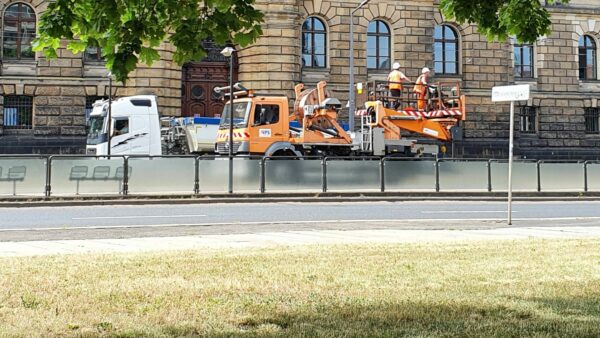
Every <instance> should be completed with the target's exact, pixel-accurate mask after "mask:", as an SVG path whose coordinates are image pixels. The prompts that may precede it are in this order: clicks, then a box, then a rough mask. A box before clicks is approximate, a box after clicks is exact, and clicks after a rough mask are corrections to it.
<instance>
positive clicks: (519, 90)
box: [492, 85, 529, 102]
mask: <svg viewBox="0 0 600 338" xmlns="http://www.w3.org/2000/svg"><path fill="white" fill-rule="evenodd" d="M524 100H529V85H517V86H500V87H494V88H492V102H503V101H524Z"/></svg>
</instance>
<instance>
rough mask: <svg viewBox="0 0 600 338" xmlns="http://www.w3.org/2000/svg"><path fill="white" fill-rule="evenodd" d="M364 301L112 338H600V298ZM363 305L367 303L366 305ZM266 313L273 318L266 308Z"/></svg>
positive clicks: (166, 327)
mask: <svg viewBox="0 0 600 338" xmlns="http://www.w3.org/2000/svg"><path fill="white" fill-rule="evenodd" d="M360 303H361V301H360V300H356V301H355V302H349V303H346V304H342V305H340V306H319V305H318V304H313V306H311V307H310V308H306V309H303V310H302V312H273V313H270V314H269V315H256V316H253V317H248V318H246V319H245V320H243V321H241V322H239V323H230V324H233V325H232V326H229V327H228V328H224V329H222V330H215V331H204V330H200V329H198V328H196V327H192V326H164V327H149V328H148V330H147V331H146V330H144V331H127V330H124V331H121V333H117V332H115V333H113V334H111V335H109V336H113V337H147V336H165V337H181V336H184V337H211V338H222V337H265V338H270V337H399V336H409V337H456V336H461V337H464V336H472V337H473V336H474V337H522V336H528V337H531V336H538V337H600V299H598V298H594V299H583V298H580V299H550V298H533V299H527V300H524V301H523V304H519V306H518V308H510V307H507V306H503V305H494V306H491V305H490V306H485V305H482V306H480V307H477V306H465V305H455V304H452V303H446V304H421V303H418V302H405V303H399V304H390V303H382V304H378V305H364V304H360ZM363 303H364V302H363ZM259 312H262V313H268V311H265V309H264V308H263V310H262V311H259Z"/></svg>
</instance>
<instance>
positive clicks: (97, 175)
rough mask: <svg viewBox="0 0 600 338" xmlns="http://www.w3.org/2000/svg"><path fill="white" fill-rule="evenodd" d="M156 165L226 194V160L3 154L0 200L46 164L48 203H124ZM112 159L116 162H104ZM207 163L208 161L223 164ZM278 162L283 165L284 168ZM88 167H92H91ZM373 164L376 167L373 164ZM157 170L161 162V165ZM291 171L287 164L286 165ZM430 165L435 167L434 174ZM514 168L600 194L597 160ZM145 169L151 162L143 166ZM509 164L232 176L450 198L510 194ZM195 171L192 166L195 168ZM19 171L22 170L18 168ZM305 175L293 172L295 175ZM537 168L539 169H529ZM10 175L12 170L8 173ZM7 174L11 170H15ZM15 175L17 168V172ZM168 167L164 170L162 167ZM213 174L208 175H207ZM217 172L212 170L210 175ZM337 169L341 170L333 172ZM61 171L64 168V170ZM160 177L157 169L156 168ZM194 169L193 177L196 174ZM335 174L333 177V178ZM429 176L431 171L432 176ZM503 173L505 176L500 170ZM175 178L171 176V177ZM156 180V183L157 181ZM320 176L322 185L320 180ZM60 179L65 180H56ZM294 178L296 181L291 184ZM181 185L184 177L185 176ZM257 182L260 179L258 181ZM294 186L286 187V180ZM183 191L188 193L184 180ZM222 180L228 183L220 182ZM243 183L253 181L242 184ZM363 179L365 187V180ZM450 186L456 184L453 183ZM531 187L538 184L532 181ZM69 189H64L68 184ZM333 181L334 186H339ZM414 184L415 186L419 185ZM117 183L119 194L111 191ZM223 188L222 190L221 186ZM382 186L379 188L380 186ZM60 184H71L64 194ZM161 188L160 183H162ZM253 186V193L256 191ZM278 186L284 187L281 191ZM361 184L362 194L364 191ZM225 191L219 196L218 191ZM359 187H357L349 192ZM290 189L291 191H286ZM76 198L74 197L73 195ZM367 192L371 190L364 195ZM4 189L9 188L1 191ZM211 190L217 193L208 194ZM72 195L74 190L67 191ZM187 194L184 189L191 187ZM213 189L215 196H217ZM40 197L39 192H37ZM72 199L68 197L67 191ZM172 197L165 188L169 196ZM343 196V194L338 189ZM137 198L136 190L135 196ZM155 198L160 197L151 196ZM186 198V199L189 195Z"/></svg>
mask: <svg viewBox="0 0 600 338" xmlns="http://www.w3.org/2000/svg"><path fill="white" fill-rule="evenodd" d="M154 159H161V160H164V159H167V160H168V159H190V162H193V165H192V164H190V166H188V165H187V164H186V165H184V166H179V167H177V166H172V167H169V168H168V169H169V170H170V171H171V170H172V171H171V172H175V173H176V172H178V171H179V170H181V171H185V172H186V174H185V175H183V176H186V177H188V178H189V194H190V195H199V194H206V193H210V192H215V191H216V192H219V193H221V192H226V191H227V185H226V178H227V176H228V171H227V170H228V169H226V166H225V163H226V162H225V160H228V157H227V156H206V155H204V156H185V155H181V156H177V155H175V156H173V155H169V156H138V155H135V156H89V155H52V156H30V155H24V156H23V155H0V196H1V195H11V196H30V195H32V193H30V191H32V189H31V187H29V188H28V189H25V190H27V191H25V192H21V191H19V187H20V186H19V185H20V184H24V183H26V182H33V181H35V180H38V181H41V180H42V179H41V178H39V177H32V175H35V174H36V172H35V170H30V169H31V168H28V167H27V166H28V163H27V161H25V160H44V161H45V162H44V163H45V164H43V165H44V166H45V168H44V172H45V177H44V182H45V185H44V186H40V187H39V188H40V189H39V191H40V192H42V195H44V196H46V197H50V196H54V195H56V192H57V191H62V192H61V193H60V195H80V194H88V195H95V193H94V192H93V191H91V190H93V188H94V186H98V187H101V188H103V189H105V190H108V191H109V192H108V194H111V191H114V193H112V194H114V195H123V196H126V195H128V194H130V193H132V192H131V189H130V188H131V187H130V182H131V177H132V175H143V174H144V173H149V172H152V169H148V168H145V169H144V170H137V171H136V170H135V168H133V169H132V162H131V161H133V160H134V161H152V160H154ZM244 159H245V160H248V159H249V160H253V161H252V163H254V162H256V165H257V167H254V164H252V163H248V164H249V165H244V166H240V165H239V164H238V165H237V166H236V165H235V163H243V162H240V161H243V160H244ZM106 160H110V161H111V162H110V163H109V162H106V163H102V161H106ZM115 160H122V163H115ZM221 160H223V162H222V164H221V163H218V162H206V161H221ZM68 161H73V164H68V165H67V166H66V167H67V168H70V169H68V170H69V172H63V173H62V174H61V175H60V176H57V173H56V172H55V170H57V169H56V166H57V165H58V164H60V163H61V162H62V163H65V162H68ZM279 161H281V164H279ZM296 161H318V164H316V163H315V164H314V165H312V164H309V163H311V162H304V163H303V164H302V165H295V164H297V163H299V162H296ZM87 162H89V163H87ZM373 162H376V163H377V164H372V163H373ZM157 164H159V163H157ZM160 164H161V165H163V166H167V167H168V166H169V162H168V161H167V162H166V164H165V162H162V163H160ZM286 164H289V165H286ZM429 164H431V167H429ZM514 164H515V165H517V166H519V167H520V170H516V171H515V173H514V178H513V180H516V182H517V184H516V189H515V190H519V189H520V190H524V191H537V192H542V191H569V192H588V191H590V190H598V191H600V161H535V160H516V161H514ZM144 165H146V163H144ZM506 165H507V160H501V159H490V160H483V159H457V158H445V159H433V158H416V159H413V158H411V159H407V158H396V157H385V158H378V157H304V158H301V159H298V158H297V157H295V156H288V157H243V158H241V157H236V158H235V162H234V177H236V180H237V181H238V182H237V185H238V186H240V185H241V186H244V187H245V189H246V190H248V189H250V190H251V191H256V192H259V193H268V192H272V191H296V190H297V188H299V187H302V188H303V187H304V186H303V185H306V186H307V187H308V189H309V190H311V191H312V190H314V191H320V192H328V191H332V190H336V188H333V186H332V185H335V186H337V187H338V188H339V187H340V186H342V188H343V189H342V190H347V191H354V192H363V191H373V190H375V191H380V192H389V191H395V190H399V191H415V190H428V191H435V192H440V191H443V190H452V191H463V192H467V191H488V192H493V191H505V190H503V189H506V187H505V184H506V182H505V181H506V177H505V176H507V175H504V174H503V172H504V170H505V168H504V166H506ZM36 166H37V172H40V170H41V166H42V163H41V162H36ZM192 166H193V167H192ZM17 167H18V168H17ZM298 167H299V168H302V169H304V170H306V171H305V172H303V171H302V170H296V168H298ZM532 167H535V170H533V169H532ZM7 168H8V169H7ZM10 168H13V169H12V170H10ZM15 168H17V169H18V170H17V169H15ZM163 168H164V167H163ZM206 168H209V169H210V170H212V171H210V170H205V169H206ZM211 168H212V169H211ZM334 168H336V169H334ZM63 169H64V168H63ZM156 170H159V169H156ZM191 170H193V178H192V175H191ZM332 170H334V171H332ZM341 170H348V172H352V171H357V172H358V173H355V174H354V175H348V185H349V187H348V188H345V187H343V182H344V181H343V180H344V179H345V178H344V177H343V175H342V174H343V173H344V172H343V171H341ZM430 170H431V171H430ZM498 170H500V172H499V171H498ZM534 171H535V173H534ZM172 176H173V175H171V176H169V177H172ZM153 177H154V178H153ZM156 177H158V178H159V179H160V181H161V182H160V184H161V186H162V187H163V190H162V191H159V190H160V189H158V190H157V192H160V193H179V192H177V191H170V192H169V191H165V190H164V186H165V185H167V186H168V183H165V181H164V179H165V177H162V178H161V177H160V175H158V176H156V175H151V176H149V177H143V176H134V178H136V182H137V186H138V187H139V184H140V182H144V181H147V182H148V185H149V186H150V187H152V184H153V180H156ZM317 177H320V186H319V178H317ZM59 178H60V179H59ZM292 178H293V180H292ZM180 179H181V177H180ZM256 179H257V180H256ZM286 179H289V180H290V181H293V182H292V183H290V184H287V185H286V184H285V183H286V182H285V180H286ZM182 180H183V183H181V182H180V183H179V184H180V185H181V184H183V186H185V185H186V184H187V183H185V180H186V178H185V177H184V178H183V179H182ZM207 180H208V182H209V183H210V184H209V185H210V186H211V187H208V188H207V187H203V185H202V184H201V182H206V181H207ZM220 180H223V182H221V181H220ZM243 180H248V181H247V182H244V181H243ZM361 180H363V181H361ZM450 180H452V181H450ZM532 180H534V182H533V181H532ZM65 182H66V183H65ZM334 182H335V184H334ZM415 182H416V183H415ZM114 183H117V184H118V186H117V187H116V188H114V187H113V186H112V184H114ZM221 183H223V184H221ZM375 183H377V184H375ZM9 184H10V186H9ZM60 184H68V186H67V187H66V188H65V187H64V186H60ZM157 184H158V183H157ZM255 184H256V187H255V186H254V185H255ZM278 184H279V188H278ZM361 184H362V187H361ZM221 185H222V189H220V187H221ZM353 185H354V186H355V188H353V187H352V186H353ZM80 186H84V187H85V189H84V192H83V193H82V192H81V191H80ZM285 186H291V188H288V190H286V188H281V187H285ZM73 187H74V191H73V192H71V191H72V190H73ZM365 187H366V188H365ZM3 188H4V189H3ZM211 188H212V189H213V190H211ZM61 189H62V190H61ZM69 189H71V190H69ZM186 189H187V188H186ZM215 189H216V190H215ZM33 190H36V191H37V188H36V189H33ZM65 190H66V191H67V192H64V191H65ZM167 190H168V189H167ZM337 190H340V189H337ZM241 191H244V189H237V191H235V192H241ZM137 193H139V191H138V192H137ZM97 194H107V192H98V193H97ZM150 194H156V192H150ZM184 194H187V193H184Z"/></svg>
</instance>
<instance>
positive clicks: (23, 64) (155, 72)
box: [0, 0, 600, 159]
mask: <svg viewBox="0 0 600 338" xmlns="http://www.w3.org/2000/svg"><path fill="white" fill-rule="evenodd" d="M360 2H361V1H359V0H352V1H326V0H310V1H309V0H305V1H302V0H279V1H267V0H257V6H258V8H259V9H261V10H262V11H263V12H264V13H265V14H266V18H265V23H264V25H263V31H264V36H263V37H261V38H260V39H259V40H258V41H257V42H256V43H255V44H254V45H252V46H250V47H248V48H245V49H241V50H239V51H238V53H237V57H236V60H235V62H236V71H235V74H234V78H235V79H236V80H240V81H241V82H243V83H244V84H245V85H246V86H247V87H250V88H253V89H255V90H260V91H269V92H275V93H284V94H287V95H289V96H292V93H293V87H294V85H295V84H297V83H299V82H303V83H306V84H307V85H312V84H315V83H316V82H318V81H320V80H327V81H328V82H329V88H330V89H333V92H334V93H335V95H336V96H337V97H338V98H339V99H340V100H342V101H345V100H347V97H348V89H349V87H348V82H349V72H350V71H349V56H350V46H349V41H350V34H349V30H350V14H351V12H352V11H354V10H355V9H356V7H357V6H358V5H359V3H360ZM0 4H1V5H0V10H1V11H2V12H1V13H2V32H3V33H2V34H3V40H2V41H3V43H2V69H1V71H2V73H1V74H0V81H1V86H0V91H1V92H0V94H1V95H2V98H3V101H0V102H3V109H0V112H3V113H4V117H3V118H0V123H2V122H4V127H3V128H2V127H0V152H8V151H10V150H11V149H17V148H19V147H16V146H14V144H17V143H18V144H19V145H21V148H23V147H22V146H23V145H24V144H28V143H29V144H34V143H35V144H36V146H35V147H32V148H31V149H30V150H31V151H32V152H48V151H56V145H58V146H60V147H62V150H61V151H77V150H76V149H77V147H78V146H79V144H81V143H82V142H83V141H82V136H83V134H84V133H85V128H84V123H85V110H86V108H85V107H86V106H87V105H89V103H90V102H92V101H93V100H94V99H96V98H97V97H101V96H107V95H108V80H107V77H106V73H107V71H106V70H105V69H104V68H103V63H102V60H101V59H100V58H99V57H98V51H94V50H89V51H88V53H86V55H72V54H71V53H69V52H68V51H66V50H61V55H60V58H59V59H57V60H51V61H47V60H45V59H44V58H43V57H42V56H41V55H39V54H38V55H34V54H33V53H31V52H30V51H29V50H28V49H27V46H28V41H29V39H30V38H31V36H32V35H33V32H34V31H35V20H36V18H39V15H40V13H41V12H42V11H43V10H44V6H45V1H42V0H25V1H23V0H2V1H1V2H0ZM24 8H25V9H24ZM548 9H549V11H550V12H551V14H552V31H553V32H552V34H551V35H549V36H546V37H543V38H540V39H538V41H537V42H536V43H535V44H532V45H519V44H517V42H515V41H505V42H501V43H498V42H489V41H487V40H486V38H484V37H482V36H481V35H479V34H478V33H477V28H476V27H475V26H472V25H458V24H456V23H455V22H453V21H451V20H447V19H444V18H443V17H442V16H441V14H440V11H439V10H438V8H437V1H435V0H423V1H411V0H401V1H392V0H379V1H375V0H373V1H370V2H368V3H367V4H366V5H365V6H364V7H363V8H361V9H359V10H356V11H355V12H354V18H355V19H354V22H353V27H354V32H355V33H354V42H355V43H354V57H355V58H354V64H355V82H363V83H364V82H366V81H370V80H375V79H385V77H386V75H387V73H388V72H389V68H390V65H391V64H392V63H393V62H400V63H401V65H402V70H403V71H404V72H405V74H406V75H407V76H408V77H409V78H411V79H416V78H417V76H418V75H419V72H420V70H421V68H422V67H429V68H431V69H432V70H433V80H434V81H448V82H452V81H454V82H459V83H460V84H461V87H462V88H463V91H464V93H465V94H466V95H467V98H468V115H467V121H466V123H465V126H464V127H465V128H464V139H463V140H462V141H459V142H456V144H455V153H456V154H457V155H460V156H465V157H473V156H486V157H488V156H489V157H491V156H506V153H507V150H508V145H507V138H508V133H509V125H508V119H509V115H508V107H507V105H504V104H493V103H491V101H490V96H491V94H490V93H491V88H492V87H493V86H498V85H508V84H515V83H516V84H530V85H531V87H532V97H531V99H530V100H529V101H528V102H523V103H522V104H521V105H519V106H518V107H517V121H516V122H517V123H516V144H515V153H516V154H518V155H520V156H524V157H528V158H577V159H579V158H594V159H597V158H600V123H599V122H600V121H599V108H598V98H600V82H599V81H598V79H599V78H600V67H599V63H598V52H599V51H600V50H599V46H600V0H571V3H570V4H569V5H564V6H563V5H554V6H548ZM14 13H20V14H18V15H17V14H14ZM32 17H33V19H32ZM19 25H20V26H19ZM15 27H22V29H21V30H20V31H19V30H17V29H15ZM15 32H16V33H15ZM171 53H172V50H171V48H170V46H169V45H168V44H165V45H164V46H163V48H162V50H161V56H162V58H161V61H160V62H157V63H155V64H154V65H153V66H152V67H145V66H143V67H140V68H139V69H138V70H136V71H135V72H134V74H132V78H131V80H130V81H129V82H128V83H127V86H115V89H114V93H113V94H114V95H117V96H122V95H130V94H135V93H148V92H152V93H155V94H156V95H158V96H159V103H160V106H161V109H162V113H163V114H164V115H203V116H213V115H214V114H215V113H218V111H219V109H220V108H221V106H222V103H221V102H219V101H218V100H216V98H215V97H213V96H212V95H211V92H212V88H213V87H214V86H221V85H223V84H225V83H227V78H228V66H227V65H228V64H227V62H228V60H227V59H224V58H222V57H221V56H220V55H219V54H218V49H212V52H211V53H210V54H209V57H208V58H207V59H205V60H201V61H198V62H191V63H188V64H186V65H185V66H184V67H181V66H178V65H176V64H174V63H173V62H172V61H171V57H170V56H171ZM360 99H361V98H359V99H358V101H359V102H358V103H360ZM15 114H16V115H19V117H18V118H17V119H16V121H15V118H14V116H15ZM346 116H347V115H346ZM15 124H16V125H15ZM8 140H11V141H8ZM50 143H52V144H53V147H49V145H50ZM45 144H47V145H48V147H44V145H45ZM69 144H70V145H71V147H65V145H69ZM8 145H13V146H8ZM67 148H68V149H67Z"/></svg>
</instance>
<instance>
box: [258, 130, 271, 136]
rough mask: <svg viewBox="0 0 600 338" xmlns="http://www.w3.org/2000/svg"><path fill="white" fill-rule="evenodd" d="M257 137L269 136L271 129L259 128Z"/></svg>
mask: <svg viewBox="0 0 600 338" xmlns="http://www.w3.org/2000/svg"><path fill="white" fill-rule="evenodd" d="M258 137H271V129H259V130H258Z"/></svg>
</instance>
